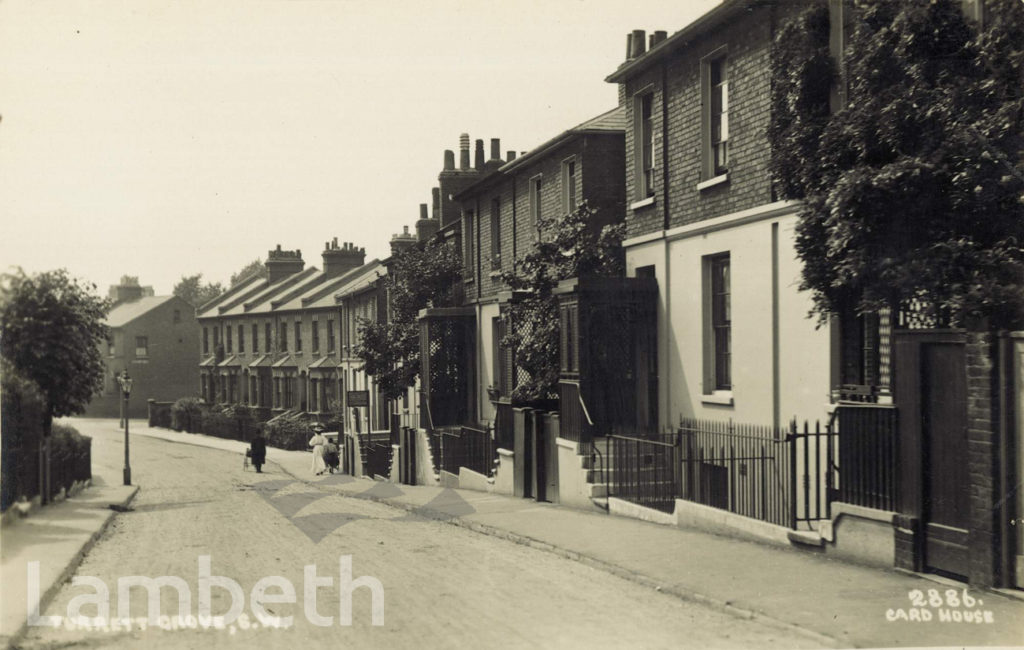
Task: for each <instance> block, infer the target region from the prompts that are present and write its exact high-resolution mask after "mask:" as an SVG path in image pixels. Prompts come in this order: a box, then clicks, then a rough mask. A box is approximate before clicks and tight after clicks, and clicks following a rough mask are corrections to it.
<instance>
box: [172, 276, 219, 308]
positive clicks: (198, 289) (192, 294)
mask: <svg viewBox="0 0 1024 650" xmlns="http://www.w3.org/2000/svg"><path fill="white" fill-rule="evenodd" d="M171 293H173V294H174V295H176V296H178V297H179V298H183V299H184V300H186V301H188V303H189V304H191V305H192V306H193V307H201V306H202V305H203V303H206V302H209V301H211V300H213V299H214V298H216V297H217V296H219V295H220V294H222V293H224V287H223V286H222V285H221V283H220V282H212V283H209V284H204V283H203V274H202V273H196V274H195V275H185V276H182V278H181V281H179V282H178V284H176V285H174V290H173V291H172V292H171Z"/></svg>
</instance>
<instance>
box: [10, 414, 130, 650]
mask: <svg viewBox="0 0 1024 650" xmlns="http://www.w3.org/2000/svg"><path fill="white" fill-rule="evenodd" d="M144 424H145V423H144V422H143V425H144ZM122 483H123V476H122V474H121V469H120V468H114V467H103V466H100V467H95V466H94V467H93V473H92V484H91V486H90V487H88V488H86V489H84V490H82V491H81V492H80V493H78V494H77V495H75V496H73V497H71V498H69V499H65V500H64V501H62V502H60V503H56V504H53V505H47V506H44V507H42V508H40V509H37V510H35V511H33V512H32V513H31V514H30V515H29V516H28V517H26V518H24V519H21V520H18V521H15V522H13V523H10V524H9V525H5V526H4V527H3V530H2V531H0V541H2V543H0V585H2V589H0V647H8V645H12V644H13V643H14V642H16V641H17V639H18V638H20V637H21V636H22V635H23V634H24V633H25V630H26V628H27V626H28V617H29V613H30V612H29V607H30V605H29V603H30V602H35V603H39V608H38V609H37V610H36V611H35V614H37V615H38V613H39V612H42V611H45V609H46V604H47V603H49V602H50V599H52V598H53V596H54V594H56V592H57V591H58V590H59V589H60V587H61V585H63V584H64V582H66V581H67V580H68V578H69V577H71V575H72V574H73V573H74V571H75V569H76V568H77V567H78V565H79V563H81V561H82V558H83V557H84V556H85V554H86V553H88V552H89V549H90V548H91V547H92V545H93V544H95V543H96V541H97V540H98V539H99V538H100V536H101V535H102V534H103V531H104V530H106V528H107V526H108V525H109V524H110V522H111V521H112V520H113V519H114V516H115V515H116V514H117V512H116V511H115V510H114V509H112V508H111V506H115V507H118V508H126V507H128V506H129V504H130V503H131V501H132V499H133V498H135V495H136V493H137V492H138V490H139V488H138V487H137V486H134V485H128V486H126V485H123V484H122ZM32 563H36V567H37V568H36V571H37V575H38V580H32V581H31V582H32V585H31V586H30V580H27V579H26V576H28V575H29V573H28V570H29V565H30V564H32ZM33 587H36V588H37V591H36V589H33ZM30 591H36V593H35V594H32V593H29V592H30ZM32 596H37V597H38V598H34V597H32Z"/></svg>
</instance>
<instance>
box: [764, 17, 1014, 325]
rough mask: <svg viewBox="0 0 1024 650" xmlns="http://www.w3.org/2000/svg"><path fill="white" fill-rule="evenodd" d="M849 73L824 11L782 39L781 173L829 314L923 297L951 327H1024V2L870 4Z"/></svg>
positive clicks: (776, 154) (775, 135)
mask: <svg viewBox="0 0 1024 650" xmlns="http://www.w3.org/2000/svg"><path fill="white" fill-rule="evenodd" d="M853 4H854V8H853V9H854V16H855V20H854V21H853V22H854V29H853V33H852V36H851V41H850V45H849V47H848V48H847V49H846V53H845V60H844V61H843V62H841V63H842V65H843V66H844V68H845V73H846V76H847V86H848V89H849V98H850V99H849V101H848V103H847V105H846V106H845V107H841V108H840V109H839V110H836V111H834V112H831V113H830V112H829V110H828V93H829V89H830V87H831V84H832V81H833V79H834V78H835V76H834V75H835V71H836V70H838V69H839V66H838V63H839V62H835V61H832V60H831V59H829V58H828V10H827V8H825V7H824V6H823V4H819V5H817V6H815V7H813V8H811V9H809V10H808V11H806V12H805V13H803V14H802V15H801V16H799V17H798V18H797V19H796V20H794V21H792V22H791V23H790V24H788V25H787V26H785V27H784V28H783V29H782V30H780V32H779V35H778V37H777V39H776V43H775V56H774V60H773V70H772V81H773V83H772V86H773V91H772V123H771V128H770V131H769V137H770V139H771V143H772V172H773V175H774V178H775V180H776V183H777V187H778V189H779V190H780V192H781V194H782V196H783V197H784V198H790V199H802V201H803V204H802V208H801V209H800V215H799V222H798V226H797V253H798V255H799V257H800V258H801V260H802V261H803V268H804V271H803V283H802V286H803V288H804V289H809V290H810V291H811V292H812V294H813V297H814V301H815V308H816V310H817V311H818V312H819V314H821V315H824V314H826V313H828V312H829V311H833V310H836V309H839V308H842V307H844V306H849V305H852V306H855V307H856V308H857V309H858V310H860V311H872V310H876V309H878V308H880V307H884V306H890V305H893V304H897V303H898V302H899V301H906V300H909V299H916V300H917V301H919V302H920V303H921V305H922V306H923V307H925V308H926V310H928V311H930V312H931V315H933V316H945V317H947V318H948V319H949V320H950V321H951V322H953V323H960V324H963V323H964V322H966V321H968V320H973V319H979V318H986V319H988V320H989V322H990V323H991V324H993V325H1000V324H1001V325H1003V326H1007V325H1010V324H1019V323H1020V322H1021V314H1022V307H1024V248H1022V245H1024V201H1022V197H1024V165H1022V152H1024V140H1022V135H1021V133H1022V130H1021V126H1022V121H1024V93H1022V89H1024V5H1022V3H1020V2H1019V1H1018V0H1001V1H1000V2H991V3H986V5H987V7H986V8H987V15H986V17H985V21H984V26H983V28H982V29H980V30H979V29H978V28H977V25H974V24H973V23H971V22H970V21H969V20H968V19H966V18H965V17H964V16H963V14H962V12H961V10H960V3H958V2H954V1H953V0H929V1H927V2H926V1H924V0H913V1H908V2H890V1H888V0H857V1H856V2H854V3H853Z"/></svg>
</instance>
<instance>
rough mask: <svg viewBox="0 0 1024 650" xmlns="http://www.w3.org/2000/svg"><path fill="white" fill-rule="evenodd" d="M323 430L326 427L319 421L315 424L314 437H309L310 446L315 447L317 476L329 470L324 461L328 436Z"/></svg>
mask: <svg viewBox="0 0 1024 650" xmlns="http://www.w3.org/2000/svg"><path fill="white" fill-rule="evenodd" d="M323 432H324V427H323V425H322V424H320V423H319V422H318V423H316V424H314V425H313V437H312V438H310V439H309V446H310V447H312V448H313V474H314V475H316V476H320V475H321V474H323V473H324V472H325V471H327V463H325V462H324V451H325V447H326V445H327V438H325V437H324V433H323Z"/></svg>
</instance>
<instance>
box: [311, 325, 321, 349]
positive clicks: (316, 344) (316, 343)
mask: <svg viewBox="0 0 1024 650" xmlns="http://www.w3.org/2000/svg"><path fill="white" fill-rule="evenodd" d="M319 351H320V323H318V322H317V321H316V317H314V318H313V352H314V353H317V352H319Z"/></svg>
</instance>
